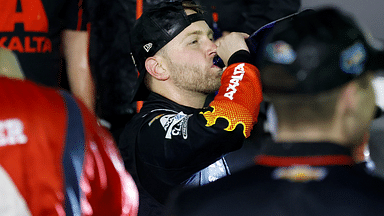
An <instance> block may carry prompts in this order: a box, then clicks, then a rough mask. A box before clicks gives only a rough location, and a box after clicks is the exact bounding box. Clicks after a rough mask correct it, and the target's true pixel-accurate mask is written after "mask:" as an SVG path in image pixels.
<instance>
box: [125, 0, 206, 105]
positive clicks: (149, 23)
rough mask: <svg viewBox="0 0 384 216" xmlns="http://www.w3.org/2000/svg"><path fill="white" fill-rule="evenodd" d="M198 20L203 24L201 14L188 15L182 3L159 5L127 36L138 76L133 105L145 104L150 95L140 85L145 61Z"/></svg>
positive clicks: (145, 14)
mask: <svg viewBox="0 0 384 216" xmlns="http://www.w3.org/2000/svg"><path fill="white" fill-rule="evenodd" d="M189 2H191V3H192V4H194V2H192V1H189ZM200 20H204V16H203V14H202V13H201V12H199V11H196V13H194V14H191V15H187V14H186V13H185V11H184V7H183V5H182V1H171V2H160V3H159V4H156V5H154V6H153V7H151V8H150V9H148V10H146V11H144V13H143V14H142V15H141V17H140V18H139V19H138V20H137V21H136V23H135V25H134V26H133V28H132V30H131V33H130V45H131V50H132V53H131V54H132V58H133V61H134V63H135V65H136V68H137V70H138V71H139V73H140V76H139V79H138V81H137V83H136V87H135V89H134V94H133V95H134V97H133V99H132V101H137V100H145V98H146V97H147V96H148V93H149V90H148V89H147V88H146V87H145V85H144V83H143V78H144V76H145V73H146V69H145V60H146V59H147V58H148V57H151V56H154V55H155V54H156V53H157V52H158V51H159V50H160V49H161V48H162V47H164V46H165V45H166V44H167V43H168V42H169V41H171V40H172V39H173V38H174V37H176V36H177V35H178V34H179V33H180V32H182V31H183V30H184V29H185V28H186V27H188V26H189V25H190V24H191V23H193V22H196V21H200Z"/></svg>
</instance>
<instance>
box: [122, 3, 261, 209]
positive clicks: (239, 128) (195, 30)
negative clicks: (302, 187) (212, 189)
mask: <svg viewBox="0 0 384 216" xmlns="http://www.w3.org/2000/svg"><path fill="white" fill-rule="evenodd" d="M212 34H213V32H212V30H211V29H210V28H209V27H208V25H207V23H206V22H205V21H204V19H203V15H202V13H201V11H200V9H199V7H198V6H197V5H196V4H194V3H193V2H180V1H174V2H163V3H160V4H158V5H155V7H153V8H152V9H150V10H147V11H146V12H144V13H143V15H142V16H141V17H140V19H138V21H137V23H136V24H135V26H134V27H133V29H132V31H131V50H132V54H133V57H134V61H135V63H136V65H137V68H138V70H139V72H140V77H139V83H138V87H137V88H136V94H135V98H134V100H145V102H144V105H143V107H142V108H141V111H140V113H138V114H137V115H136V116H135V117H133V119H132V120H131V122H130V123H129V124H128V125H127V126H126V128H125V130H124V132H123V133H122V135H121V139H120V142H119V148H120V151H121V153H122V156H123V159H124V162H125V165H126V168H127V169H128V170H130V171H131V170H132V169H133V171H132V172H133V173H137V177H138V181H137V182H138V184H140V185H141V186H142V187H143V188H144V189H145V191H146V192H148V193H149V194H150V196H151V197H153V198H155V199H156V200H157V201H158V202H160V203H161V204H163V203H164V202H165V200H166V199H167V197H168V194H169V192H170V190H172V189H173V188H174V187H175V186H177V185H180V184H182V185H189V186H198V185H203V184H207V183H209V182H212V181H214V180H216V179H218V178H221V177H223V176H226V175H228V174H230V170H229V169H228V167H227V166H226V162H225V160H224V158H223V155H224V154H226V153H228V152H230V151H234V150H236V149H239V148H240V147H241V145H242V143H243V140H244V138H245V137H247V136H249V133H250V130H251V129H252V127H253V125H254V124H255V122H256V120H257V115H258V112H259V104H260V102H261V101H262V93H261V83H260V82H259V79H258V70H257V69H256V67H255V66H253V65H252V64H250V63H249V56H250V54H249V51H248V48H247V46H246V44H245V40H244V38H245V37H247V35H246V34H243V33H232V34H230V35H228V36H227V37H225V38H223V39H222V40H219V41H217V42H216V44H215V43H213V38H212V37H213V35H212ZM216 55H219V56H220V57H221V58H222V59H223V60H224V62H225V63H226V64H227V65H228V67H227V68H226V70H225V71H224V72H223V70H222V69H221V68H219V67H217V66H215V65H214V64H213V58H214V57H215V56H216ZM220 82H221V84H220ZM217 90H219V92H218V94H217V96H216V98H215V99H214V101H213V102H212V103H211V104H210V106H209V107H203V105H204V102H205V99H206V97H207V95H208V94H210V93H213V92H215V91H217ZM141 195H143V194H141ZM141 200H142V199H141ZM141 204H142V203H141ZM140 208H141V207H140ZM139 212H140V210H139Z"/></svg>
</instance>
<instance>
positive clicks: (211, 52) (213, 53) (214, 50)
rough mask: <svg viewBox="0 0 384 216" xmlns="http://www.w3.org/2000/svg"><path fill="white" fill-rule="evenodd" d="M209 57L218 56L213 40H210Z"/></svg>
mask: <svg viewBox="0 0 384 216" xmlns="http://www.w3.org/2000/svg"><path fill="white" fill-rule="evenodd" d="M208 41H209V42H208V48H207V52H208V56H216V55H217V46H216V44H215V43H214V42H213V41H212V40H208Z"/></svg>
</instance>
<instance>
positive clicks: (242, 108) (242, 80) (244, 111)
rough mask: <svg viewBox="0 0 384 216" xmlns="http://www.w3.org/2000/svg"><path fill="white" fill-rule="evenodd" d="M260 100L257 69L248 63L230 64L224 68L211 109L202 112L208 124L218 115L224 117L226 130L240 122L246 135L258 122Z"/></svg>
mask: <svg viewBox="0 0 384 216" xmlns="http://www.w3.org/2000/svg"><path fill="white" fill-rule="evenodd" d="M262 100H263V96H262V90H261V82H260V74H259V70H258V69H257V68H256V67H255V66H253V65H251V64H248V63H236V64H232V65H230V66H229V67H228V68H227V69H226V70H225V71H224V73H223V75H222V78H221V87H220V89H219V92H218V94H217V95H216V97H215V99H214V100H213V101H212V102H211V104H210V106H211V107H212V108H213V111H212V112H211V111H207V112H205V113H203V115H204V117H205V118H206V120H207V126H211V125H213V124H215V122H216V119H217V118H224V119H226V120H227V121H228V124H229V125H228V127H227V128H226V130H228V131H232V130H234V129H235V128H236V126H237V125H239V124H242V125H243V128H244V131H243V133H244V136H245V137H248V136H249V135H250V133H251V130H252V128H253V125H254V124H255V123H256V122H257V116H258V114H259V110H260V103H261V101H262Z"/></svg>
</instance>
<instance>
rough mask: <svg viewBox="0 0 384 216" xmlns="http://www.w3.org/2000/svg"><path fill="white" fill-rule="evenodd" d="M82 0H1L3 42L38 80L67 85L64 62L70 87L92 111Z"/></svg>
mask: <svg viewBox="0 0 384 216" xmlns="http://www.w3.org/2000/svg"><path fill="white" fill-rule="evenodd" d="M82 4H83V1H82V0H58V1H45V0H0V5H1V7H0V47H4V48H7V49H9V50H12V51H13V52H14V53H15V54H16V55H17V57H18V59H19V61H20V65H21V68H22V70H23V72H24V74H25V77H26V79H28V80H32V81H34V82H36V83H39V84H43V85H46V86H51V87H65V88H67V86H65V85H66V84H65V83H64V81H63V82H62V83H61V82H60V79H61V80H65V81H66V80H67V79H64V78H63V77H60V76H61V75H60V73H61V71H63V70H62V69H63V68H65V69H66V72H67V73H64V72H65V71H63V74H67V76H68V84H69V86H68V87H69V89H70V90H71V92H72V93H73V94H74V95H75V96H77V97H78V98H80V99H81V100H82V101H83V102H84V103H85V105H86V106H87V107H88V108H89V109H90V110H92V111H93V110H94V103H95V102H94V85H93V80H92V75H91V72H90V67H89V62H88V38H89V34H88V32H87V24H88V21H89V20H88V19H87V16H86V12H87V11H86V10H83V5H82ZM61 52H62V53H61ZM61 54H63V57H64V58H63V59H64V62H65V63H66V64H65V65H66V67H62V62H61ZM61 84H65V85H61Z"/></svg>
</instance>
